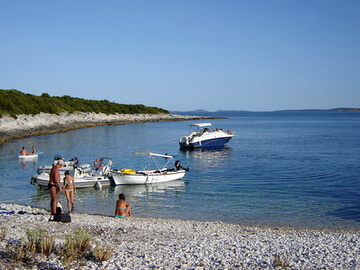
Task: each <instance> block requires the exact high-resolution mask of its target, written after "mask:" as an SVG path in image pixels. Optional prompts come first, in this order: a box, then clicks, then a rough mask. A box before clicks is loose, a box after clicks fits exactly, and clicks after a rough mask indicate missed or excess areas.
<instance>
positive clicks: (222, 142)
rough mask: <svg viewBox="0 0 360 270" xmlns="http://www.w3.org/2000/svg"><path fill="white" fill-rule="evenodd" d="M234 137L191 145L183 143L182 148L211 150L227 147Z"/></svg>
mask: <svg viewBox="0 0 360 270" xmlns="http://www.w3.org/2000/svg"><path fill="white" fill-rule="evenodd" d="M232 138H233V137H223V138H213V139H208V140H201V141H196V142H190V143H188V144H187V143H181V142H180V147H183V148H211V147H222V146H225V144H227V143H228V142H229V141H230V140H231V139H232Z"/></svg>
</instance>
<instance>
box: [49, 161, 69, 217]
mask: <svg viewBox="0 0 360 270" xmlns="http://www.w3.org/2000/svg"><path fill="white" fill-rule="evenodd" d="M64 164H65V161H64V160H63V159H60V160H59V161H58V162H57V163H56V164H55V165H54V166H53V167H52V168H51V171H50V179H49V184H48V188H49V191H50V197H51V200H50V209H51V215H55V214H56V204H57V202H58V192H59V191H61V192H62V187H61V186H60V172H59V169H60V168H61V167H62V166H64Z"/></svg>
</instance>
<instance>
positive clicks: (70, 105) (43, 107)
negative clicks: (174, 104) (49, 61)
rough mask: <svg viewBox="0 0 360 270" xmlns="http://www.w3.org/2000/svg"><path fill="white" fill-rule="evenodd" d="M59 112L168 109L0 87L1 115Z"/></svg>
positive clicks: (141, 111) (116, 111) (136, 111)
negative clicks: (39, 93)
mask: <svg viewBox="0 0 360 270" xmlns="http://www.w3.org/2000/svg"><path fill="white" fill-rule="evenodd" d="M41 112H43V113H52V114H59V113H62V112H68V113H74V112H94V113H105V114H115V113H124V114H135V113H143V114H145V113H149V114H168V113H169V112H168V111H167V110H164V109H161V108H157V107H148V106H145V105H142V104H136V105H128V104H119V103H115V102H110V101H108V100H88V99H83V98H75V97H70V96H62V97H58V96H50V95H49V94H47V93H43V94H42V95H41V96H35V95H32V94H26V93H22V92H20V91H18V90H15V89H11V90H4V89H0V117H2V116H3V115H10V116H12V117H14V118H16V115H19V114H30V115H35V114H38V113H41Z"/></svg>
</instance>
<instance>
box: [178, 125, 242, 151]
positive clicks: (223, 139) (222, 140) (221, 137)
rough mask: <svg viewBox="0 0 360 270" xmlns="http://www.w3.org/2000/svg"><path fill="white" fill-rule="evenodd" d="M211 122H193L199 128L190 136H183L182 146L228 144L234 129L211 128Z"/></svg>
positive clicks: (181, 139) (202, 146) (220, 145)
mask: <svg viewBox="0 0 360 270" xmlns="http://www.w3.org/2000/svg"><path fill="white" fill-rule="evenodd" d="M210 126H211V123H199V124H192V125H190V127H196V128H197V130H196V131H193V132H191V133H190V134H189V135H188V136H182V137H181V138H180V140H179V145H180V147H184V148H210V147H222V146H224V145H225V144H227V143H228V142H229V141H230V140H231V139H232V138H234V137H235V136H236V135H234V131H233V130H228V131H224V130H222V129H220V128H216V129H210V128H208V127H210Z"/></svg>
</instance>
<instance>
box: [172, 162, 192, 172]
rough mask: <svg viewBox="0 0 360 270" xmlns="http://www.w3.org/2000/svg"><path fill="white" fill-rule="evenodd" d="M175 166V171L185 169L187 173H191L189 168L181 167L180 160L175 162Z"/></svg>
mask: <svg viewBox="0 0 360 270" xmlns="http://www.w3.org/2000/svg"><path fill="white" fill-rule="evenodd" d="M174 166H175V170H177V171H178V170H180V169H183V170H185V171H189V168H184V167H182V166H181V162H180V160H177V161H175V164H174Z"/></svg>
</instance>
